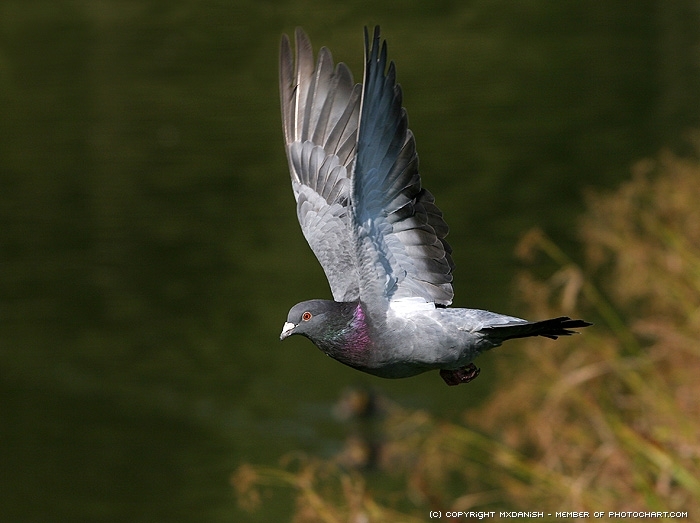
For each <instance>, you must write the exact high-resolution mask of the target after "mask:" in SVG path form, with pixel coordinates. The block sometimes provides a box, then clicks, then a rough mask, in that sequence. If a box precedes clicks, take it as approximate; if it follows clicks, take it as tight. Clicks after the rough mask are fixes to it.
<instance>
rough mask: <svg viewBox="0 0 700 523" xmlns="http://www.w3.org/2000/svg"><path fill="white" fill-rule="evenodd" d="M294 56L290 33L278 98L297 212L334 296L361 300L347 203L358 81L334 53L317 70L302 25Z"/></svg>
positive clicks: (327, 53) (284, 44) (321, 55)
mask: <svg viewBox="0 0 700 523" xmlns="http://www.w3.org/2000/svg"><path fill="white" fill-rule="evenodd" d="M295 38H296V46H295V48H296V60H293V59H292V51H291V48H290V44H289V39H288V38H287V35H284V36H283V37H282V43H281V47H280V98H281V105H282V121H283V126H284V137H285V142H286V147H287V158H288V159H289V169H290V172H291V176H292V188H293V190H294V197H295V198H296V201H297V217H298V218H299V224H300V225H301V230H302V232H303V233H304V237H305V238H306V241H307V242H308V243H309V246H310V247H311V250H312V251H313V252H314V254H315V255H316V258H317V259H318V261H319V262H320V264H321V266H322V267H323V270H324V272H325V273H326V278H327V279H328V283H329V284H330V287H331V292H332V293H333V299H334V300H335V301H352V300H356V299H357V298H358V297H359V277H358V272H357V253H356V251H355V241H354V238H353V232H352V225H351V216H350V210H349V201H350V198H351V183H350V176H351V173H352V169H353V166H354V163H355V152H356V144H357V127H358V121H359V114H360V94H361V86H360V85H359V84H357V85H354V84H353V79H352V73H350V70H349V69H348V68H347V67H346V66H345V64H343V63H339V64H338V66H337V67H335V68H334V67H333V59H332V57H331V53H330V51H329V50H328V49H326V48H325V47H324V48H322V49H321V50H320V51H319V55H318V62H317V63H316V66H315V68H314V59H313V50H312V48H311V43H310V42H309V39H308V37H307V36H306V34H304V32H303V31H302V30H301V29H297V30H296V33H295Z"/></svg>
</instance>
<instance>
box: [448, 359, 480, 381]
mask: <svg viewBox="0 0 700 523" xmlns="http://www.w3.org/2000/svg"><path fill="white" fill-rule="evenodd" d="M480 372H481V369H480V368H478V367H477V366H476V365H474V364H473V363H470V364H469V365H467V366H466V367H461V368H459V369H455V370H448V369H440V377H441V378H442V379H443V380H445V383H447V384H448V385H450V386H454V385H459V384H460V383H469V382H470V381H472V380H475V379H476V377H477V376H478V375H479V373H480Z"/></svg>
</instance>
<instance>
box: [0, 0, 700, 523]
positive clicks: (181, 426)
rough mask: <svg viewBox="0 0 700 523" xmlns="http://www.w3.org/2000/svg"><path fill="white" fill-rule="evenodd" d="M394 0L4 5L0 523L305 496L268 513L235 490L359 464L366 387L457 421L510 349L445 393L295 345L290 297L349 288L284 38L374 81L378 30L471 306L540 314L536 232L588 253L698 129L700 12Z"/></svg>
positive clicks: (174, 512) (198, 511) (223, 507)
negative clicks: (367, 36) (330, 461)
mask: <svg viewBox="0 0 700 523" xmlns="http://www.w3.org/2000/svg"><path fill="white" fill-rule="evenodd" d="M376 4H377V2H363V1H352V0H344V1H343V2H321V1H317V0H308V1H302V0H300V1H295V2H291V1H290V2H282V1H279V2H275V1H264V0H256V1H240V2H227V1H213V0H204V1H194V0H179V1H177V0H176V1H150V2H149V1H136V0H134V1H116V0H112V1H109V0H103V1H100V0H82V1H80V0H75V1H67V0H14V1H13V0H2V1H1V2H0V394H1V397H0V467H1V469H2V474H1V475H0V478H1V479H0V519H1V520H3V521H14V522H22V521H90V522H95V521H120V522H121V521H131V522H138V521H149V522H152V521H245V520H250V521H264V520H265V518H271V517H273V515H275V514H277V515H281V514H285V513H286V511H288V510H289V504H288V503H289V501H288V500H287V501H285V500H284V499H282V500H279V499H277V498H276V499H275V503H277V502H279V503H282V504H281V505H280V506H274V503H273V504H268V507H267V509H266V512H265V511H264V512H263V513H259V514H257V515H252V516H251V515H246V514H245V513H242V512H240V511H239V509H238V508H237V507H236V503H235V498H234V495H233V493H232V489H231V488H230V486H229V482H228V481H229V475H230V474H231V472H232V471H233V470H234V469H235V468H236V466H237V465H238V464H239V463H241V462H242V461H246V460H248V461H253V462H256V463H275V462H276V461H277V459H278V458H279V457H280V456H281V455H282V454H283V453H285V452H286V451H289V450H291V449H297V448H300V449H303V450H306V451H310V452H312V453H316V454H320V455H329V454H331V453H332V452H334V451H335V450H337V449H338V448H339V446H340V444H341V442H342V439H343V437H344V434H345V430H346V429H345V427H344V426H343V425H342V424H341V423H339V422H336V421H335V420H334V419H333V417H332V415H331V413H330V410H331V406H332V404H333V402H334V401H335V400H336V399H337V397H338V395H339V394H340V392H341V391H342V390H343V389H344V388H345V387H346V386H349V385H357V384H360V385H362V384H364V385H367V386H371V387H375V388H377V389H379V390H380V391H382V392H383V393H385V394H387V395H389V396H391V397H392V398H394V399H395V400H397V401H399V402H400V403H401V404H403V405H405V406H408V407H421V408H426V409H429V410H431V411H432V412H435V413H438V414H440V415H444V416H454V415H456V414H458V413H459V412H460V411H462V410H463V409H465V408H467V407H469V406H471V405H476V404H478V402H479V401H480V398H483V396H484V394H485V393H486V392H487V391H488V390H489V388H490V387H491V386H492V384H494V383H496V382H497V376H496V375H495V373H494V370H493V365H491V366H490V367H489V361H493V358H499V357H515V356H514V355H513V352H514V351H515V352H517V344H514V345H512V346H510V347H509V348H504V349H502V350H500V351H498V352H494V353H492V354H489V355H488V356H485V357H484V358H483V359H482V360H481V361H482V367H483V372H482V376H481V377H480V379H479V380H477V381H476V382H475V383H474V384H472V385H469V387H465V388H455V389H451V388H450V389H448V388H447V387H445V385H444V383H442V380H440V379H439V377H438V376H437V375H435V374H434V373H432V374H429V375H424V376H420V377H417V378H412V379H409V380H403V381H395V382H393V381H384V380H380V379H378V378H373V377H370V376H364V375H361V374H359V373H357V372H355V371H353V370H351V369H347V368H345V367H343V366H341V365H340V364H338V363H336V362H333V361H331V360H329V359H328V358H325V357H324V356H323V355H322V354H321V353H320V352H319V351H317V350H316V349H315V348H314V347H313V346H312V345H311V344H310V343H308V342H307V341H306V340H303V339H293V340H289V341H287V342H286V343H284V344H280V343H279V342H278V336H279V331H280V329H281V327H282V323H283V321H284V319H285V318H286V313H287V310H288V308H289V307H290V306H292V305H293V304H294V303H296V302H297V301H301V300H303V299H308V298H313V297H323V298H326V297H329V296H330V293H329V291H328V288H327V285H326V282H325V279H324V277H323V273H322V271H321V269H320V267H319V266H318V264H317V263H316V261H315V259H314V258H313V256H312V254H311V252H310V250H309V249H308V247H307V246H306V244H305V242H304V240H303V237H302V236H301V233H300V231H299V228H298V225H297V223H296V217H295V211H294V204H293V198H292V194H291V190H290V187H289V176H288V173H287V162H286V159H285V157H284V151H283V146H282V132H281V124H280V117H279V104H278V93H277V52H278V45H279V38H280V35H281V33H282V32H288V33H289V32H292V31H293V29H294V27H295V26H296V25H302V26H303V27H304V28H305V29H306V31H307V32H308V34H309V35H310V37H311V40H312V42H313V43H314V45H315V46H316V48H318V47H319V46H320V45H327V46H328V47H330V48H331V50H332V51H333V53H334V57H335V58H336V59H337V60H343V61H345V62H346V63H348V64H349V65H350V67H351V68H352V70H353V71H354V72H355V74H356V79H358V80H359V79H360V76H359V75H361V71H362V56H363V54H362V53H363V48H362V43H363V39H362V27H363V26H364V25H374V24H375V23H379V24H381V25H382V28H383V34H384V36H385V37H386V38H387V39H388V40H389V54H390V57H391V58H392V59H394V60H395V61H396V63H397V66H398V77H399V81H400V82H401V84H402V85H403V88H404V104H405V106H406V107H407V109H408V112H409V116H410V124H411V128H412V129H413V131H414V133H415V135H416V137H417V144H418V151H419V154H420V158H421V171H422V173H423V181H424V184H425V186H427V187H428V188H429V189H430V190H431V191H432V192H433V193H434V194H435V196H436V198H437V202H438V204H439V205H440V206H441V208H442V209H443V211H444V212H445V215H446V218H447V220H448V222H449V224H450V226H451V231H452V233H451V235H450V238H449V239H450V242H451V244H452V245H453V247H454V251H455V256H454V257H455V261H456V263H457V272H456V273H455V290H456V300H455V305H457V306H472V307H480V308H491V309H496V310H498V311H500V312H503V313H509V314H523V313H525V311H523V310H522V309H521V307H520V306H519V305H518V304H517V303H516V302H514V300H513V298H512V293H511V288H510V282H511V280H512V276H513V274H514V271H515V269H516V264H515V261H514V259H513V255H512V252H513V248H514V245H515V244H516V242H517V240H518V237H519V236H520V235H521V234H522V233H524V232H525V231H527V230H528V229H529V228H530V227H532V226H540V227H542V228H544V229H545V230H546V231H547V232H548V233H549V234H551V235H552V236H553V237H554V238H555V239H556V241H557V242H559V243H560V244H561V245H563V246H565V247H566V248H567V249H568V250H570V251H571V252H574V253H575V252H576V247H575V239H576V231H575V228H576V217H577V215H579V213H580V212H581V211H582V209H583V203H582V191H583V189H585V188H612V187H615V186H616V185H617V184H618V183H619V182H620V181H621V180H624V179H625V178H626V177H627V176H628V172H629V166H630V165H631V164H632V163H633V162H634V161H635V160H637V159H639V158H641V157H644V156H649V155H654V154H655V153H656V152H657V151H658V150H659V149H660V148H661V147H663V146H670V147H680V146H679V145H678V144H680V143H681V142H682V138H683V134H684V132H685V131H686V130H687V129H689V128H691V127H694V126H696V125H697V124H698V118H699V117H700V105H699V103H698V100H699V98H698V95H697V94H698V87H700V68H699V66H698V64H699V62H698V60H699V56H700V37H699V34H698V19H699V16H698V4H697V2H690V1H679V2H667V1H663V0H659V1H651V0H646V1H644V0H643V1H636V2H627V1H608V2H599V1H593V0H589V1H583V0H582V1H561V2H549V1H543V0H540V1H534V0H532V1H526V2H512V1H484V0H482V1H468V2H457V1H454V2H453V1H438V2H419V1H405V2H401V3H400V4H398V3H397V4H389V3H386V4H385V5H386V7H377V5H376ZM392 6H394V7H392ZM512 378H513V377H512ZM498 383H499V385H500V386H507V382H506V380H505V379H501V380H500V382H498ZM285 503H286V504H285Z"/></svg>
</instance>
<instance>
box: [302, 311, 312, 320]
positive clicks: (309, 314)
mask: <svg viewBox="0 0 700 523" xmlns="http://www.w3.org/2000/svg"><path fill="white" fill-rule="evenodd" d="M311 316H312V314H311V313H310V312H309V311H306V312H305V313H304V314H302V315H301V319H302V320H304V321H309V320H310V319H311Z"/></svg>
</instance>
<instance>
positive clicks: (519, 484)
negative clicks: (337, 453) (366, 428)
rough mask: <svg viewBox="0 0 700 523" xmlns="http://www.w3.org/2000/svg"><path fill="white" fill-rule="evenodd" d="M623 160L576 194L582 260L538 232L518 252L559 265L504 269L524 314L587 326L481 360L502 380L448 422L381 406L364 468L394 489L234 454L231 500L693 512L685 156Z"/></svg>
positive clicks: (342, 514)
mask: <svg viewBox="0 0 700 523" xmlns="http://www.w3.org/2000/svg"><path fill="white" fill-rule="evenodd" d="M632 171H633V173H632V177H631V180H630V181H628V182H626V183H624V184H623V185H622V186H621V187H620V188H619V189H618V190H617V191H616V192H615V193H613V194H607V195H601V194H591V195H589V197H588V211H587V212H586V214H585V216H584V217H583V218H582V220H581V222H580V234H581V240H582V242H583V247H584V249H583V252H584V253H585V255H584V257H585V262H584V263H582V264H577V263H575V262H573V261H572V260H571V259H569V258H568V257H567V255H565V254H564V253H563V252H562V251H561V250H560V249H559V248H558V247H557V246H556V245H555V244H554V243H553V242H551V241H550V240H549V239H548V238H547V237H546V236H545V235H544V234H543V233H541V232H540V231H532V232H530V233H529V234H527V235H526V236H525V237H524V238H523V240H522V242H521V244H520V246H519V248H518V255H519V256H520V257H522V258H523V259H524V260H526V261H530V262H537V263H538V266H540V265H541V264H542V262H545V261H547V260H549V261H550V262H553V263H554V264H556V266H557V267H558V269H557V270H556V271H555V272H554V274H552V275H550V276H549V277H547V278H545V279H540V278H536V277H534V276H533V275H532V274H531V273H529V272H526V273H524V274H522V275H521V276H520V277H519V279H518V282H517V289H518V291H519V294H520V296H521V298H522V300H523V301H524V302H525V303H526V304H527V306H528V308H529V312H528V314H527V315H528V316H529V317H535V318H544V317H549V316H555V315H560V314H567V315H570V316H577V317H584V318H588V319H593V320H594V321H595V322H596V325H595V327H592V328H589V329H586V330H585V331H584V332H583V333H582V334H581V335H578V336H572V337H570V338H567V339H560V340H559V341H558V342H557V343H543V342H542V340H539V339H534V340H526V341H523V342H522V344H521V345H520V349H521V350H520V351H518V352H519V353H521V354H522V356H521V357H519V358H516V357H512V358H498V359H497V358H494V359H493V360H492V361H496V360H498V362H499V364H500V365H502V368H501V369H500V373H499V374H500V376H502V380H503V382H502V383H501V384H500V385H499V386H498V387H496V388H495V392H494V393H493V395H492V396H491V398H490V399H489V400H487V401H486V402H484V404H482V405H480V406H479V407H478V408H475V409H473V410H469V411H467V412H465V413H464V417H463V420H462V421H461V422H459V423H455V422H448V421H444V420H440V419H437V418H436V417H434V416H432V415H431V414H430V413H427V412H424V411H407V410H405V409H401V408H399V407H397V406H391V407H390V408H385V409H384V411H385V417H384V419H383V421H382V422H381V425H382V434H381V446H380V447H379V448H378V450H377V451H376V460H375V462H376V463H375V466H376V467H377V468H378V469H379V470H380V471H384V472H386V473H387V475H389V476H391V477H394V478H395V480H394V481H396V484H397V485H398V486H399V487H400V488H395V489H394V488H392V489H383V488H382V487H381V486H379V485H377V486H374V484H373V486H372V487H369V486H368V483H367V481H368V480H367V478H366V477H365V476H363V474H362V473H361V472H358V471H356V470H352V469H350V468H348V467H347V466H344V465H342V464H341V463H342V462H343V460H341V459H340V458H339V459H336V460H319V459H314V458H308V457H305V458H294V459H292V458H288V460H287V462H285V463H283V464H282V465H281V466H280V467H279V468H264V467H256V466H251V465H243V466H241V467H240V468H239V470H238V471H237V472H236V473H235V474H234V476H233V484H234V487H235V489H236V491H237V492H238V494H239V496H240V500H241V503H242V504H243V505H244V506H247V507H249V508H251V509H252V508H255V506H256V504H258V503H259V502H260V495H261V488H264V487H265V486H269V485H284V486H287V487H292V488H293V489H295V492H296V494H297V505H296V506H297V511H296V514H295V515H294V517H293V521H295V522H316V521H323V522H341V521H343V522H346V521H373V522H375V521H387V522H393V521H396V522H398V521H414V520H415V521H425V520H426V518H427V511H428V510H432V509H435V510H442V511H447V510H462V511H464V510H498V509H499V508H500V509H508V510H544V511H556V510H568V511H589V512H591V513H592V512H594V511H627V510H651V511H677V510H678V511H687V512H688V513H689V514H700V479H699V478H700V379H698V372H699V371H700V162H698V160H697V159H696V158H681V157H678V156H675V155H673V154H671V153H662V154H660V155H659V157H658V158H657V159H656V160H646V161H643V162H640V163H639V164H638V165H636V166H635V167H634V168H633V170H632ZM346 457H347V456H346ZM388 490H391V492H389V491H388ZM412 518H413V519H412Z"/></svg>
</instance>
